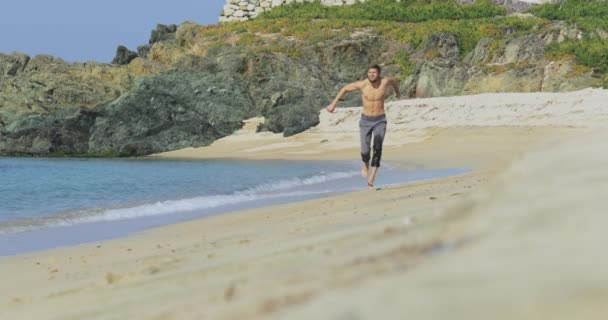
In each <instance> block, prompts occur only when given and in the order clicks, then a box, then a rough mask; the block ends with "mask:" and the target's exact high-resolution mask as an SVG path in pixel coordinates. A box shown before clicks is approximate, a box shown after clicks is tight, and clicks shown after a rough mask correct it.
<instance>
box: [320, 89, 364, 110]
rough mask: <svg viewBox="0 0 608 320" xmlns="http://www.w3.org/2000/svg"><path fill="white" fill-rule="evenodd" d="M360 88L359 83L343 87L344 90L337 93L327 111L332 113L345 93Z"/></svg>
mask: <svg viewBox="0 0 608 320" xmlns="http://www.w3.org/2000/svg"><path fill="white" fill-rule="evenodd" d="M360 89H361V87H360V85H359V82H353V83H351V84H347V85H346V86H344V88H342V89H341V90H340V92H338V95H336V98H335V99H334V101H332V102H331V103H330V104H329V105H328V106H327V108H326V109H327V111H329V112H334V110H335V109H336V105H337V104H338V101H340V99H341V98H342V97H343V96H344V95H345V94H346V93H347V92H351V91H357V90H360Z"/></svg>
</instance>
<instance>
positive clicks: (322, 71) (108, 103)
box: [0, 15, 604, 156]
mask: <svg viewBox="0 0 608 320" xmlns="http://www.w3.org/2000/svg"><path fill="white" fill-rule="evenodd" d="M480 30H481V31H480ZM471 34H476V35H475V36H471ZM582 34H583V31H581V30H579V29H577V28H575V27H574V26H573V25H571V24H568V23H564V22H557V21H554V22H551V21H547V20H543V19H538V18H534V17H530V16H529V15H523V16H509V17H504V16H502V17H495V18H492V19H474V20H470V21H464V22H463V21H454V22H445V21H441V22H428V23H417V24H404V23H402V22H390V23H386V22H359V21H353V22H344V21H330V20H325V19H312V20H310V19H309V20H298V21H294V20H289V19H275V20H272V21H270V20H266V21H264V20H259V21H248V22H233V23H228V24H223V25H216V26H199V25H196V24H193V23H183V24H181V25H180V26H162V25H159V27H158V28H157V29H155V30H154V31H153V33H152V36H151V39H150V41H149V42H148V44H146V45H143V46H140V47H139V48H138V50H137V52H134V51H130V50H128V49H127V48H124V47H123V48H119V49H118V50H117V57H116V59H115V60H114V63H113V64H103V63H96V62H87V63H66V62H64V61H62V60H60V59H57V58H53V57H50V56H36V57H33V58H30V57H28V56H27V55H24V54H19V53H14V54H10V55H0V154H3V155H18V156H22V155H30V156H31V155H33V156H45V155H84V156H135V155H145V154H150V153H155V152H161V151H168V150H174V149H178V148H184V147H191V146H202V145H206V144H209V143H211V142H212V141H214V140H215V139H218V138H220V137H223V136H226V135H230V134H231V133H232V132H234V130H236V129H238V128H239V127H240V126H241V121H242V120H243V119H246V118H249V117H252V116H264V117H266V119H267V121H266V123H265V124H264V126H263V127H260V128H259V129H260V130H270V131H273V132H283V133H284V134H285V135H292V134H295V133H298V132H301V131H303V130H306V129H307V128H309V127H311V126H314V125H316V124H317V123H318V121H319V120H318V115H319V110H320V109H321V108H323V107H325V105H326V104H327V103H328V102H329V101H330V100H331V99H332V98H333V96H334V95H335V94H336V92H337V91H338V90H339V88H340V87H341V86H343V85H345V84H347V83H349V82H352V81H355V80H358V79H362V78H363V77H364V74H365V71H366V66H368V65H370V64H372V63H380V64H383V66H384V71H383V73H384V74H385V75H390V76H394V77H396V78H397V79H399V80H400V82H401V87H402V92H404V93H405V94H406V95H407V96H408V97H433V96H450V95H464V94H471V93H481V92H515V91H516V92H535V91H568V90H576V89H581V88H585V87H589V86H594V85H597V84H598V79H599V78H600V77H602V76H604V75H603V74H601V73H598V72H597V71H594V70H593V69H592V68H587V67H583V66H581V65H579V64H577V63H576V62H575V60H574V59H572V58H564V59H557V60H556V59H548V57H547V55H546V48H547V46H550V45H552V44H555V43H562V42H568V41H571V42H575V41H579V40H580V39H581V37H582ZM594 34H600V33H599V31H598V32H597V33H594ZM359 104H360V100H359V97H358V96H357V95H355V94H351V95H348V96H347V97H346V100H345V101H344V102H343V103H342V104H341V106H356V105H359Z"/></svg>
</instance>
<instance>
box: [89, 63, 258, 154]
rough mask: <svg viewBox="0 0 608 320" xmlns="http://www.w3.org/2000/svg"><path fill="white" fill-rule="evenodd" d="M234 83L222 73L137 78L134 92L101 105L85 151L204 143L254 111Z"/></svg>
mask: <svg viewBox="0 0 608 320" xmlns="http://www.w3.org/2000/svg"><path fill="white" fill-rule="evenodd" d="M252 106H253V104H252V102H251V101H250V100H249V99H248V97H247V94H246V92H245V89H244V88H243V87H242V85H241V84H240V83H238V82H235V81H234V80H232V79H230V78H223V75H221V74H220V75H211V74H196V73H177V72H175V73H168V74H161V75H157V76H153V77H148V78H142V79H140V81H139V82H138V84H137V86H136V88H135V90H134V92H133V93H129V94H127V95H124V96H122V97H121V98H119V99H118V100H116V101H114V102H112V103H110V104H109V105H107V106H106V107H104V108H103V109H102V110H101V115H100V116H99V117H98V118H97V119H96V121H95V124H94V125H93V127H92V128H91V132H92V134H91V139H90V142H89V146H90V149H89V153H93V154H105V153H116V154H119V155H121V156H135V155H145V154H150V153H155V152H163V151H169V150H174V149H179V148H185V147H199V146H204V145H207V144H209V143H211V142H213V141H214V140H216V139H219V138H221V137H223V136H226V135H229V134H232V133H233V132H234V131H235V130H237V129H240V128H241V127H242V122H241V121H242V120H243V119H246V118H248V117H251V116H253V115H255V112H254V110H253V108H252Z"/></svg>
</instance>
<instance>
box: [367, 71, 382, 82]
mask: <svg viewBox="0 0 608 320" xmlns="http://www.w3.org/2000/svg"><path fill="white" fill-rule="evenodd" d="M378 76H379V74H378V70H377V69H376V68H369V69H368V70H367V79H369V81H371V82H375V81H376V80H378Z"/></svg>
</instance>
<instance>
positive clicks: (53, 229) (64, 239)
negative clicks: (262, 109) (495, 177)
mask: <svg viewBox="0 0 608 320" xmlns="http://www.w3.org/2000/svg"><path fill="white" fill-rule="evenodd" d="M146 160H156V159H150V158H148V159H146ZM159 160H163V159H159ZM166 160H170V159H166ZM245 161H254V160H245ZM310 161H313V160H310ZM325 161H332V162H333V161H334V160H325ZM336 161H339V160H336ZM316 162H319V161H318V160H316ZM340 162H343V161H340ZM387 166H390V168H391V169H388V170H389V172H390V175H391V176H390V177H387V176H380V177H378V178H379V179H378V180H377V182H378V184H377V186H376V188H377V189H381V188H387V187H393V186H395V185H403V184H408V183H412V182H419V181H428V180H435V179H441V178H443V177H452V176H457V175H461V174H466V173H468V170H466V169H451V170H432V169H429V168H417V169H414V170H407V171H406V170H401V169H398V168H396V166H393V165H392V164H390V163H389V164H387ZM350 167H351V164H350V163H344V164H343V166H342V168H340V170H342V171H339V172H338V173H340V174H345V173H346V172H344V170H348V169H349V168H350ZM353 168H354V167H353ZM353 168H350V169H353ZM334 169H338V168H337V167H336V168H334ZM351 171H352V170H351ZM385 171H386V169H385ZM352 172H354V171H352ZM352 172H351V174H352ZM333 173H336V172H333V171H330V172H328V174H330V175H331V174H333ZM292 179H293V178H292ZM295 179H299V178H295ZM359 180H361V181H363V180H362V178H361V177H359V176H358V175H356V174H355V175H353V176H345V177H340V178H339V179H335V180H333V179H330V180H327V181H324V182H323V183H322V184H321V183H320V182H319V183H312V184H311V185H310V186H308V185H307V184H306V183H303V184H301V185H298V186H293V187H289V186H286V187H285V188H279V189H277V190H275V192H276V194H275V192H272V193H267V192H264V191H263V190H260V191H259V192H255V193H254V194H251V196H253V197H254V198H252V199H240V200H239V199H238V197H239V195H240V194H241V192H234V193H230V194H218V195H215V196H225V197H237V198H235V199H233V201H231V202H230V203H225V204H221V205H217V206H211V207H205V208H200V209H190V210H186V211H183V210H181V211H180V210H179V208H176V209H175V210H176V211H173V212H171V213H162V214H149V215H141V216H134V217H124V218H122V219H111V220H106V219H103V217H101V216H99V215H101V214H104V212H105V211H108V210H110V211H111V210H116V209H119V210H121V209H129V210H131V211H133V210H136V209H138V208H140V209H141V210H144V208H143V206H151V205H159V204H164V203H168V202H183V201H188V200H194V199H196V197H195V198H180V199H168V200H158V201H151V202H145V203H144V202H142V203H139V205H137V206H135V207H132V206H119V207H106V208H105V209H104V210H103V211H102V212H101V213H98V216H84V217H83V219H85V220H86V219H88V220H91V219H92V220H91V221H81V222H79V221H78V219H76V220H75V221H71V222H70V221H68V219H70V217H68V216H65V215H63V216H62V215H59V216H57V217H55V218H48V219H47V220H49V221H47V222H46V223H45V224H44V225H42V224H41V225H38V226H36V225H32V228H31V229H29V228H28V226H29V224H28V223H34V222H36V220H35V218H32V219H22V220H17V221H9V222H7V223H8V224H9V225H10V227H8V228H9V229H11V228H12V229H14V230H16V229H22V230H21V231H8V233H2V232H1V231H2V229H0V240H1V241H0V258H2V257H11V256H19V255H23V254H33V253H37V252H41V251H45V250H52V249H56V248H62V247H70V246H79V245H84V244H90V243H94V242H104V241H109V240H118V239H124V238H128V237H131V236H133V235H134V234H137V233H141V232H146V231H147V230H150V229H155V228H159V227H163V226H169V225H172V224H176V223H184V222H188V221H194V220H199V219H206V218H208V217H210V216H216V215H222V214H225V213H229V212H238V211H245V210H251V209H256V208H270V207H272V206H276V205H281V204H296V203H299V202H304V201H309V200H314V199H321V198H326V197H331V196H333V195H338V194H347V193H350V192H356V191H361V190H364V189H366V188H367V187H366V186H365V184H364V183H360V185H359V186H357V183H358V182H359ZM282 182H286V180H280V181H278V182H275V183H279V184H281V183H282ZM264 185H265V184H264ZM262 186H263V185H262ZM258 187H260V185H257V186H254V187H251V188H249V189H247V190H255V189H256V188H258ZM319 187H322V189H321V190H319V191H315V189H317V188H319ZM252 188H253V189H252ZM199 197H209V196H205V195H199ZM209 201H211V199H210V200H209ZM100 209H102V208H90V209H87V211H99V210H100ZM50 217H53V216H50ZM96 217H97V219H95V218H96ZM72 218H78V217H76V216H75V217H72ZM51 219H54V220H55V223H53V222H52V221H51ZM21 222H22V223H21ZM0 227H2V226H1V225H0ZM23 228H25V229H23ZM66 234H67V235H69V236H65V235H66Z"/></svg>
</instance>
